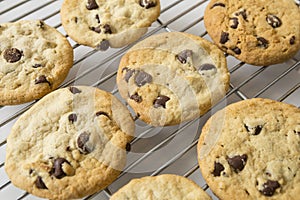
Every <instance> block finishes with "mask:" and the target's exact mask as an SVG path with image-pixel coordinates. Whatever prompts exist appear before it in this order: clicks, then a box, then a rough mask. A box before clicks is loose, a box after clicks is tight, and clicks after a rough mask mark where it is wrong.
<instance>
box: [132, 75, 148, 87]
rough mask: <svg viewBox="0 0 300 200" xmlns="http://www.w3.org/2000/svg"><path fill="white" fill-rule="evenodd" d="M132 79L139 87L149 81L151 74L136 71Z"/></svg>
mask: <svg viewBox="0 0 300 200" xmlns="http://www.w3.org/2000/svg"><path fill="white" fill-rule="evenodd" d="M134 81H135V84H136V85H137V86H139V87H141V86H143V85H145V84H146V83H151V82H152V76H151V75H150V74H148V73H146V72H144V71H138V72H137V74H136V76H135V78H134Z"/></svg>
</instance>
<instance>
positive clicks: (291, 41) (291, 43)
mask: <svg viewBox="0 0 300 200" xmlns="http://www.w3.org/2000/svg"><path fill="white" fill-rule="evenodd" d="M295 41H296V37H295V36H294V35H293V36H292V37H291V39H290V45H293V44H295Z"/></svg>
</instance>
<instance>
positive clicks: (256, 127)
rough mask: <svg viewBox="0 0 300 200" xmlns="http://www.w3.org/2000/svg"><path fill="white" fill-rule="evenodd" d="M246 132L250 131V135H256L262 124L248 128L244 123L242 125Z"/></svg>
mask: <svg viewBox="0 0 300 200" xmlns="http://www.w3.org/2000/svg"><path fill="white" fill-rule="evenodd" d="M244 126H245V128H246V130H247V132H248V133H250V134H251V135H258V134H260V132H261V130H262V128H263V126H262V125H258V126H255V127H254V128H250V127H248V126H247V125H246V124H245V125H244Z"/></svg>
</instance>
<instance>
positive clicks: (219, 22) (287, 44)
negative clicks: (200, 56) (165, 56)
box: [204, 0, 300, 66]
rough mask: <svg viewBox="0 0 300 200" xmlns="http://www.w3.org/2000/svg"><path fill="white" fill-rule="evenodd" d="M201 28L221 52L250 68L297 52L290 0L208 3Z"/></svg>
mask: <svg viewBox="0 0 300 200" xmlns="http://www.w3.org/2000/svg"><path fill="white" fill-rule="evenodd" d="M204 22H205V27H206V29H207V32H208V34H209V35H210V37H211V38H212V39H213V41H214V42H215V43H216V44H217V45H218V46H219V47H220V48H221V49H222V50H224V51H225V52H227V53H228V54H231V55H233V56H235V57H236V58H238V59H240V60H241V61H243V62H246V63H249V64H253V65H264V66H266V65H272V64H276V63H281V62H284V61H285V60H287V59H289V58H291V57H293V56H294V55H295V54H296V53H297V52H298V51H299V49H300V7H298V5H297V4H296V3H295V1H293V0H256V1H255V2H254V1H251V0H243V1H240V0H211V1H210V3H209V4H208V6H207V8H206V10H205V14H204Z"/></svg>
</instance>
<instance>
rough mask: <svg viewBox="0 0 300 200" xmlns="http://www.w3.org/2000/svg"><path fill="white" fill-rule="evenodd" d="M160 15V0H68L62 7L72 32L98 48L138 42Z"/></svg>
mask: <svg viewBox="0 0 300 200" xmlns="http://www.w3.org/2000/svg"><path fill="white" fill-rule="evenodd" d="M159 14H160V1H159V0H64V2H63V5H62V8H61V20H62V25H63V27H64V28H65V30H66V32H67V33H68V35H69V36H70V37H71V38H72V39H73V40H75V41H76V42H78V43H79V44H83V45H87V46H90V47H94V48H96V49H98V50H106V49H107V48H108V47H109V46H110V47H114V48H115V47H122V46H125V45H127V44H129V43H132V42H134V41H135V40H137V39H139V38H140V37H141V36H142V35H143V34H144V33H146V32H147V28H148V27H149V26H150V25H151V24H152V23H153V22H154V21H155V20H156V19H157V18H158V16H159Z"/></svg>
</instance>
